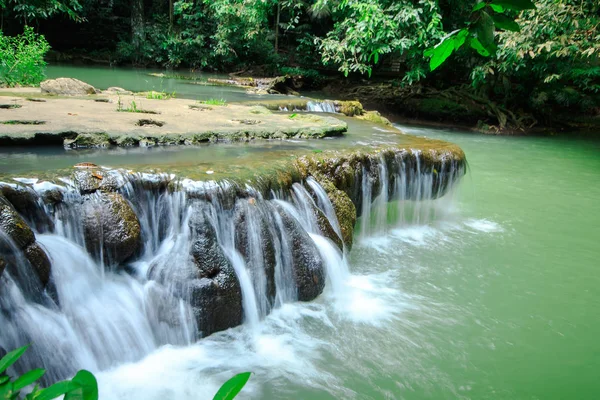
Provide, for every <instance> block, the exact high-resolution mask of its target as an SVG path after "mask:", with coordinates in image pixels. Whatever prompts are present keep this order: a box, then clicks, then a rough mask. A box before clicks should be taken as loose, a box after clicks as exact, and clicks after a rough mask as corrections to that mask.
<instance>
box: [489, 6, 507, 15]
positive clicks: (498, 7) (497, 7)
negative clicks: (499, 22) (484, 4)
mask: <svg viewBox="0 0 600 400" xmlns="http://www.w3.org/2000/svg"><path fill="white" fill-rule="evenodd" d="M490 7H492V10H494V11H496V12H497V13H503V12H504V7H502V6H499V5H498V4H490Z"/></svg>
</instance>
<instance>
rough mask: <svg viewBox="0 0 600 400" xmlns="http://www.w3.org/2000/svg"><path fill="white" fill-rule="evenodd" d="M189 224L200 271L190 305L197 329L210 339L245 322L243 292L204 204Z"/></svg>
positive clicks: (191, 286) (192, 284) (192, 287)
mask: <svg viewBox="0 0 600 400" xmlns="http://www.w3.org/2000/svg"><path fill="white" fill-rule="evenodd" d="M189 224H190V229H191V230H192V248H191V255H192V258H193V261H194V265H195V266H196V268H197V271H196V277H197V278H196V279H193V280H191V281H190V282H189V283H188V285H189V293H190V304H191V305H192V307H193V309H194V315H195V316H196V321H197V324H198V329H199V330H200V331H201V332H202V336H208V335H211V334H213V333H215V332H218V331H222V330H225V329H228V328H232V327H234V326H238V325H240V324H241V323H242V319H243V308H242V290H241V287H240V283H239V281H238V279H237V276H236V274H235V270H234V268H233V265H232V264H231V262H230V261H229V259H228V258H227V257H226V256H225V253H224V251H223V249H222V248H221V246H220V245H219V243H218V241H217V235H216V232H215V230H214V228H213V226H212V224H211V223H210V221H208V218H207V216H206V215H205V212H204V210H203V207H202V206H201V205H195V206H194V211H193V217H192V218H191V219H190V222H189Z"/></svg>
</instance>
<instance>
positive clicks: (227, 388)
mask: <svg viewBox="0 0 600 400" xmlns="http://www.w3.org/2000/svg"><path fill="white" fill-rule="evenodd" d="M250 374H251V373H250V372H243V373H241V374H237V375H236V376H234V377H233V378H231V379H230V380H228V381H227V382H225V383H224V384H223V386H221V388H220V389H219V391H218V392H217V394H215V397H213V400H231V399H233V398H235V396H237V395H238V393H239V392H240V391H241V390H242V388H243V387H244V386H245V385H246V382H248V379H250Z"/></svg>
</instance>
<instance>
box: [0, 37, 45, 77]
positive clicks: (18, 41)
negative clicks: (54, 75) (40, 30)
mask: <svg viewBox="0 0 600 400" xmlns="http://www.w3.org/2000/svg"><path fill="white" fill-rule="evenodd" d="M49 49H50V45H49V44H48V42H47V41H46V39H45V38H44V36H42V35H38V34H37V33H35V32H34V31H33V28H31V27H29V26H26V27H25V30H24V31H23V33H22V34H20V35H17V36H4V34H3V33H2V31H0V86H2V85H4V86H16V85H39V83H40V82H41V81H42V80H44V68H45V66H46V62H45V61H44V55H45V54H46V53H47V52H48V50H49Z"/></svg>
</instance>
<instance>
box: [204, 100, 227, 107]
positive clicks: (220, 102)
mask: <svg viewBox="0 0 600 400" xmlns="http://www.w3.org/2000/svg"><path fill="white" fill-rule="evenodd" d="M200 103H201V104H207V105H210V106H225V105H227V101H226V100H225V99H208V100H203V101H201V102H200Z"/></svg>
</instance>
